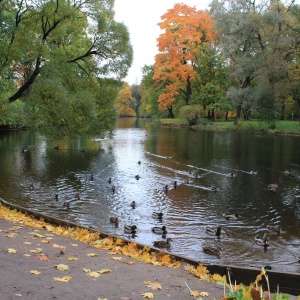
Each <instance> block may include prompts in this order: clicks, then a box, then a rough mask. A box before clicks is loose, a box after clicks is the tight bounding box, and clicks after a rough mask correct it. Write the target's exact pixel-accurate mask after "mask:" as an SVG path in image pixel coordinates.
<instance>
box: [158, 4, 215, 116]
mask: <svg viewBox="0 0 300 300" xmlns="http://www.w3.org/2000/svg"><path fill="white" fill-rule="evenodd" d="M161 20H162V21H161V22H160V23H159V24H158V25H159V26H160V29H161V30H162V31H163V33H162V34H161V35H160V36H159V38H158V39H157V41H158V51H159V53H158V54H157V55H156V56H155V63H154V76H153V79H154V80H155V81H157V82H164V83H165V88H164V92H163V93H162V94H161V95H160V96H159V98H158V103H159V108H160V109H161V110H163V111H165V110H168V111H169V115H170V117H174V116H173V112H172V104H173V103H174V101H175V100H176V97H178V95H181V96H182V97H183V98H184V101H185V103H186V104H189V101H190V97H191V94H192V88H191V83H192V81H193V80H194V79H195V76H196V71H195V68H194V66H195V64H196V55H197V53H199V50H198V49H199V47H200V46H201V45H202V44H204V43H209V42H212V41H213V40H214V39H215V37H216V32H215V30H214V29H213V25H214V22H213V20H212V19H211V17H210V16H209V14H208V13H207V12H204V11H201V10H196V8H195V7H190V6H188V5H186V4H175V5H174V7H173V8H172V9H169V10H168V11H167V12H166V13H165V14H164V15H162V17H161Z"/></svg>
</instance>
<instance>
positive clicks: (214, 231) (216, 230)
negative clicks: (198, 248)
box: [205, 226, 222, 236]
mask: <svg viewBox="0 0 300 300" xmlns="http://www.w3.org/2000/svg"><path fill="white" fill-rule="evenodd" d="M205 231H206V233H209V234H212V235H215V236H220V235H221V232H222V229H221V227H219V226H218V227H217V228H209V227H206V228H205Z"/></svg>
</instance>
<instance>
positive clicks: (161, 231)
mask: <svg viewBox="0 0 300 300" xmlns="http://www.w3.org/2000/svg"><path fill="white" fill-rule="evenodd" d="M151 230H152V232H154V233H157V234H167V228H166V226H162V227H157V226H155V227H152V228H151Z"/></svg>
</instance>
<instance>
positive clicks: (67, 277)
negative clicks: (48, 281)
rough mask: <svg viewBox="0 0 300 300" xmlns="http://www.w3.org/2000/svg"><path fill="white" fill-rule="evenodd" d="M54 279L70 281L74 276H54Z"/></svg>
mask: <svg viewBox="0 0 300 300" xmlns="http://www.w3.org/2000/svg"><path fill="white" fill-rule="evenodd" d="M53 279H54V280H56V281H60V282H68V281H70V280H71V279H72V277H71V276H63V277H53Z"/></svg>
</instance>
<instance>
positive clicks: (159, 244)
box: [153, 238, 172, 248]
mask: <svg viewBox="0 0 300 300" xmlns="http://www.w3.org/2000/svg"><path fill="white" fill-rule="evenodd" d="M171 241H172V239H171V238H167V240H166V241H154V242H153V246H154V247H156V248H171V243H170V242H171Z"/></svg>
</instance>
